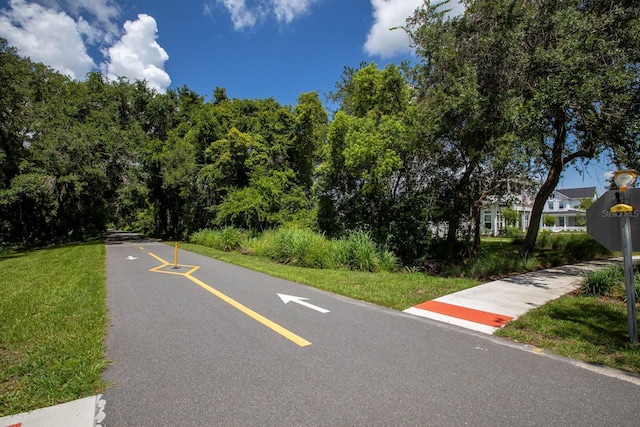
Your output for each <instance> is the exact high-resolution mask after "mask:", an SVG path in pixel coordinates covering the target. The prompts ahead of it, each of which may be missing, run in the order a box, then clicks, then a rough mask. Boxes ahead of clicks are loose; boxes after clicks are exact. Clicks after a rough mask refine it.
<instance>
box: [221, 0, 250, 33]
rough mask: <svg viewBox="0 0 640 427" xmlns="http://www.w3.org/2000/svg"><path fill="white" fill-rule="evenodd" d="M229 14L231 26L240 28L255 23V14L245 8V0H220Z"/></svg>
mask: <svg viewBox="0 0 640 427" xmlns="http://www.w3.org/2000/svg"><path fill="white" fill-rule="evenodd" d="M220 1H221V2H222V4H223V5H224V7H225V8H227V10H228V11H229V13H230V14H231V21H232V22H233V28H234V29H236V30H242V29H244V28H247V27H249V28H250V27H253V26H254V25H255V24H256V15H255V13H254V12H252V11H250V10H249V9H248V8H247V4H246V2H245V0H220Z"/></svg>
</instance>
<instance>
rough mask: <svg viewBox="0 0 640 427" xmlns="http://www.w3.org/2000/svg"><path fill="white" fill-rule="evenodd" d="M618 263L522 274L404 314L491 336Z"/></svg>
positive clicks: (445, 297) (467, 290)
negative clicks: (593, 272) (586, 276)
mask: <svg viewBox="0 0 640 427" xmlns="http://www.w3.org/2000/svg"><path fill="white" fill-rule="evenodd" d="M637 259H638V257H636V258H634V260H637ZM621 262H622V259H621V258H615V259H611V260H603V261H590V262H585V263H582V264H575V265H566V266H562V267H555V268H550V269H547V270H539V271H534V272H531V273H525V274H521V275H519V276H514V277H509V278H506V279H501V280H496V281H493V282H489V283H485V284H483V285H479V286H475V287H473V288H469V289H465V290H463V291H460V292H456V293H454V294H450V295H445V296H443V297H440V298H436V299H434V300H431V301H427V302H424V303H421V304H418V305H416V306H414V307H411V308H408V309H406V310H404V312H405V313H409V314H414V315H416V316H421V317H427V318H429V319H433V320H438V321H440V322H445V323H450V324H452V325H457V326H461V327H463V328H467V329H472V330H474V331H478V332H483V333H486V334H493V333H494V332H495V331H496V330H497V329H499V328H501V327H502V326H504V325H505V324H506V323H507V322H509V321H511V320H513V319H516V318H518V317H519V316H521V315H523V314H524V313H526V312H527V311H529V310H531V309H533V308H536V307H540V306H541V305H543V304H545V303H546V302H547V301H550V300H553V299H556V298H559V297H561V296H562V295H565V294H567V293H569V292H571V291H573V290H575V289H576V288H577V287H578V286H579V285H580V282H581V280H582V279H583V278H584V276H585V275H586V273H588V272H589V271H594V270H598V269H602V268H605V267H607V266H609V265H612V264H614V263H621Z"/></svg>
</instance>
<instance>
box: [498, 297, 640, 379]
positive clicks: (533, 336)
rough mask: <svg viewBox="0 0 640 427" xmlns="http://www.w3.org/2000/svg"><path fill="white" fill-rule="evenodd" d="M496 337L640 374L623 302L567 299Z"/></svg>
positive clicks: (526, 316) (550, 304)
mask: <svg viewBox="0 0 640 427" xmlns="http://www.w3.org/2000/svg"><path fill="white" fill-rule="evenodd" d="M495 335H497V336H500V337H504V338H508V339H510V340H513V341H517V342H521V343H527V344H531V345H535V346H537V347H540V348H544V349H548V350H551V351H553V352H554V353H557V354H559V355H562V356H566V357H570V358H573V359H578V360H582V361H585V362H588V363H594V364H598V365H604V366H608V367H611V368H616V369H621V370H624V371H627V372H632V373H634V374H640V346H634V345H632V344H631V343H630V340H629V334H628V320H627V311H626V304H625V303H624V302H623V301H620V300H615V299H607V298H599V297H595V296H583V295H567V296H564V297H561V298H559V299H557V300H554V301H550V302H548V303H547V304H545V305H543V306H542V307H540V308H537V309H535V310H531V311H529V312H528V313H525V314H524V315H523V316H522V317H520V318H518V319H516V320H514V321H512V322H509V323H508V324H507V325H506V326H504V327H503V328H502V329H499V330H498V331H496V333H495Z"/></svg>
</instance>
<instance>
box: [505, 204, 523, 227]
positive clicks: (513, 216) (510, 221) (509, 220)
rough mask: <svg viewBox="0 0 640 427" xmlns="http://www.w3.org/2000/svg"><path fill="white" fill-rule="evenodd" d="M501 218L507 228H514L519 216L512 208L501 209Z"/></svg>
mask: <svg viewBox="0 0 640 427" xmlns="http://www.w3.org/2000/svg"><path fill="white" fill-rule="evenodd" d="M502 218H504V222H505V224H506V225H507V226H510V227H515V226H516V224H517V223H518V219H520V214H518V211H516V210H515V209H514V208H512V207H506V208H504V209H502Z"/></svg>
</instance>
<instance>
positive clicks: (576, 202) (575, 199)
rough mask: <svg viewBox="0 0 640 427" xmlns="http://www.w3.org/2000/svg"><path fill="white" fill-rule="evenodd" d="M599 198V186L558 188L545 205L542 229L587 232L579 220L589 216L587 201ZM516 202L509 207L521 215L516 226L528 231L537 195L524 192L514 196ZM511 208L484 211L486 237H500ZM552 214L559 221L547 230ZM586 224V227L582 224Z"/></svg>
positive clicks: (488, 207) (493, 205)
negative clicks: (583, 204) (546, 219)
mask: <svg viewBox="0 0 640 427" xmlns="http://www.w3.org/2000/svg"><path fill="white" fill-rule="evenodd" d="M597 198H598V195H597V192H596V187H584V188H566V189H557V190H555V191H554V192H553V193H552V194H551V197H549V200H548V201H547V203H546V204H545V206H544V210H543V212H542V218H541V224H540V226H541V229H543V228H544V229H548V230H551V231H573V230H583V231H584V230H586V227H585V225H584V223H581V221H580V220H578V218H580V217H582V218H584V217H585V211H584V210H583V209H580V205H581V202H582V200H583V199H590V200H591V201H595V200H596V199H597ZM512 200H514V202H513V203H511V204H510V205H509V207H511V208H512V209H514V210H515V211H516V212H518V214H519V220H518V221H517V224H516V225H515V226H516V227H517V228H519V229H520V230H521V231H526V230H527V228H528V227H529V221H530V218H531V209H532V207H533V194H532V193H531V192H524V193H523V194H522V195H520V196H514V197H512ZM506 207H507V205H505V204H502V203H500V204H499V203H491V204H488V205H486V206H485V208H484V209H483V217H482V222H483V223H482V228H483V233H484V234H485V235H491V236H499V235H500V234H502V232H503V231H504V230H505V228H506V224H505V221H504V218H503V216H502V210H503V209H505V208H506ZM547 215H551V216H553V217H555V218H556V222H555V225H554V226H553V227H544V217H545V216H547ZM580 224H582V225H580Z"/></svg>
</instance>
